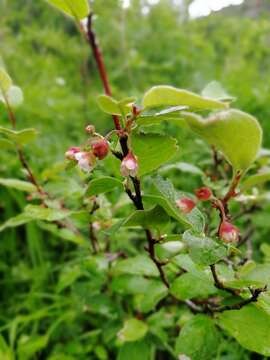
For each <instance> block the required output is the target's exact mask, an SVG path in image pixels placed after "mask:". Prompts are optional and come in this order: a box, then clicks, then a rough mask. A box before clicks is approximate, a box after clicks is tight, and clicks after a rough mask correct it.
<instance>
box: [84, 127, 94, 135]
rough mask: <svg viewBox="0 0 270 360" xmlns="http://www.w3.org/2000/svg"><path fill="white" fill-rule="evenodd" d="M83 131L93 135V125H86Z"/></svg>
mask: <svg viewBox="0 0 270 360" xmlns="http://www.w3.org/2000/svg"><path fill="white" fill-rule="evenodd" d="M85 131H86V132H87V134H90V135H93V134H94V133H95V131H96V129H95V127H94V125H87V126H86V128H85Z"/></svg>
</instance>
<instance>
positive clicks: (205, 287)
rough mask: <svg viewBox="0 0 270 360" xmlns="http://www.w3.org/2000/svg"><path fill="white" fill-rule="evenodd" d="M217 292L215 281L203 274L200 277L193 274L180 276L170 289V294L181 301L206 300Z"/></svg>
mask: <svg viewBox="0 0 270 360" xmlns="http://www.w3.org/2000/svg"><path fill="white" fill-rule="evenodd" d="M216 291H217V290H216V288H215V287H214V285H213V281H211V280H210V279H209V278H208V276H207V275H206V274H204V273H203V272H202V273H201V276H200V277H198V276H196V275H194V274H191V273H185V274H183V275H181V276H179V277H178V278H177V279H176V280H174V282H173V283H172V286H171V289H170V292H171V293H172V294H173V295H174V296H175V297H176V298H177V299H179V300H188V299H193V298H203V299H205V298H207V297H208V296H209V295H212V294H215V293H216Z"/></svg>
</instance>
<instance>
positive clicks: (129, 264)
mask: <svg viewBox="0 0 270 360" xmlns="http://www.w3.org/2000/svg"><path fill="white" fill-rule="evenodd" d="M113 273H114V274H115V275H118V274H132V275H145V276H154V277H158V276H159V272H158V270H157V268H156V266H155V264H154V263H153V261H152V260H151V259H150V258H149V257H148V256H147V255H137V256H135V257H131V258H128V259H124V260H119V261H118V262H117V264H116V265H115V266H114V268H113Z"/></svg>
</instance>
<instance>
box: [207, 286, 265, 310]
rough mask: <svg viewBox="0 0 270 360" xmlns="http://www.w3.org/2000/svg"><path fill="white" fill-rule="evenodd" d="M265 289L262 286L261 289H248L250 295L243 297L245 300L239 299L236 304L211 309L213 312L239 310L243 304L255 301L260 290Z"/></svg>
mask: <svg viewBox="0 0 270 360" xmlns="http://www.w3.org/2000/svg"><path fill="white" fill-rule="evenodd" d="M266 290H267V288H266V287H265V288H262V289H254V290H251V289H250V292H251V296H250V297H249V298H248V299H245V300H243V301H240V302H238V303H236V304H233V305H225V306H220V307H218V308H216V309H213V311H214V312H223V311H226V310H240V309H241V308H242V307H244V306H245V305H248V304H251V303H253V302H256V301H257V300H258V297H259V295H260V294H261V293H262V292H264V291H266Z"/></svg>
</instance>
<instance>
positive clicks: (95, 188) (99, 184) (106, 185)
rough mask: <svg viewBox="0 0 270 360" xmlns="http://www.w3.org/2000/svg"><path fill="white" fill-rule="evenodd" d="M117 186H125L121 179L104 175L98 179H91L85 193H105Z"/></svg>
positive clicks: (91, 194) (89, 194) (88, 194)
mask: <svg viewBox="0 0 270 360" xmlns="http://www.w3.org/2000/svg"><path fill="white" fill-rule="evenodd" d="M117 187H120V188H123V184H122V182H121V181H120V180H118V179H116V178H113V177H110V176H104V177H100V178H98V179H94V180H91V181H90V183H89V185H88V187H87V189H86V192H85V195H86V196H93V195H99V194H104V193H107V192H111V191H112V190H114V189H115V188H117Z"/></svg>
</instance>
